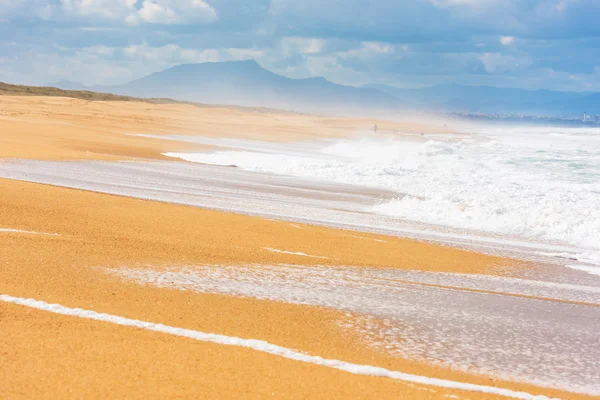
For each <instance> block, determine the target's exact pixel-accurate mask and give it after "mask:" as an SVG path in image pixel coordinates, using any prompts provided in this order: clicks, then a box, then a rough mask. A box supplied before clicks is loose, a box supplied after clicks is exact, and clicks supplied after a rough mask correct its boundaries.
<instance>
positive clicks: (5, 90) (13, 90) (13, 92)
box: [0, 82, 142, 101]
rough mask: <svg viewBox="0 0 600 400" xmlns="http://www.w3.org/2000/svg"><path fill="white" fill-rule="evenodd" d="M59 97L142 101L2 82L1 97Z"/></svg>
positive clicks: (103, 94)
mask: <svg viewBox="0 0 600 400" xmlns="http://www.w3.org/2000/svg"><path fill="white" fill-rule="evenodd" d="M2 95H4V96H58V97H72V98H76V99H83V100H96V101H102V100H104V101H107V100H119V101H142V99H136V98H133V97H130V96H119V95H115V94H111V93H96V92H92V91H89V90H65V89H60V88H56V87H49V86H23V85H11V84H9V83H4V82H0V96H2Z"/></svg>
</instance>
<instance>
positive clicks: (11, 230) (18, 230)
mask: <svg viewBox="0 0 600 400" xmlns="http://www.w3.org/2000/svg"><path fill="white" fill-rule="evenodd" d="M0 233H24V234H28V235H47V236H60V235H59V234H58V233H46V232H34V231H24V230H21V229H12V228H0Z"/></svg>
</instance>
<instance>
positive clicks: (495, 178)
mask: <svg viewBox="0 0 600 400" xmlns="http://www.w3.org/2000/svg"><path fill="white" fill-rule="evenodd" d="M172 139H179V140H191V141H198V140H200V141H202V142H204V143H207V141H206V140H204V139H198V138H187V139H186V138H185V137H178V138H172ZM208 142H210V144H214V145H222V146H226V147H229V149H222V150H219V151H216V152H211V153H195V154H177V153H170V154H168V155H170V156H173V157H180V158H184V159H186V160H188V161H193V162H199V163H206V164H214V165H231V164H234V165H236V166H238V167H240V168H242V169H244V170H248V171H254V172H263V173H273V174H282V175H291V176H298V177H305V178H315V179H319V180H323V181H328V182H336V183H349V184H355V185H360V186H365V187H373V188H379V189H386V190H392V191H397V192H400V193H402V194H403V195H402V196H398V197H397V198H394V199H385V200H382V201H380V202H378V203H377V204H375V205H372V206H370V207H366V208H365V211H369V212H373V213H378V214H383V215H389V216H392V217H397V218H402V219H404V220H407V221H414V222H421V223H428V224H436V225H445V226H448V227H452V228H457V229H469V230H478V231H483V232H488V233H492V234H501V235H510V236H515V237H522V238H528V239H530V240H537V241H542V242H553V243H557V244H562V245H565V246H575V247H578V248H580V250H581V251H580V252H579V253H576V254H570V257H571V258H572V259H574V260H573V261H574V263H573V264H574V267H578V266H579V267H581V266H583V267H587V268H585V269H583V270H586V271H587V272H590V273H595V274H599V275H600V129H594V128H591V129H590V128H536V127H527V128H503V129H494V130H491V129H488V130H487V131H484V132H479V133H478V134H473V135H470V136H460V137H458V138H454V139H448V137H441V136H439V135H437V136H435V135H430V136H423V137H420V136H418V137H417V139H415V138H414V137H412V136H408V137H398V136H389V135H387V136H386V135H383V136H382V135H377V136H375V135H362V136H361V137H357V138H354V139H337V140H324V141H320V142H309V143H293V144H272V143H268V144H266V143H265V144H261V142H252V141H242V140H223V141H219V140H214V139H211V140H209V141H208Z"/></svg>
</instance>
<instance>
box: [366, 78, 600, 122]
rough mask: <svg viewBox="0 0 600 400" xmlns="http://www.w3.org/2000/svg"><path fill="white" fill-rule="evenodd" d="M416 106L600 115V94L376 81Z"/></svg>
mask: <svg viewBox="0 0 600 400" xmlns="http://www.w3.org/2000/svg"><path fill="white" fill-rule="evenodd" d="M365 87H368V88H371V89H377V90H380V91H382V92H385V93H388V94H390V95H392V96H395V97H397V98H398V99H401V100H403V101H404V102H405V103H408V104H410V105H411V106H413V107H417V108H421V107H428V108H429V109H430V110H435V111H441V112H471V113H475V112H481V113H502V114H510V113H512V114H528V115H582V114H583V113H584V112H587V113H589V114H600V94H599V93H593V92H561V91H552V90H525V89H512V88H497V87H493V86H468V85H435V86H429V87H424V88H418V89H402V88H397V87H394V86H387V85H379V84H372V85H366V86H365Z"/></svg>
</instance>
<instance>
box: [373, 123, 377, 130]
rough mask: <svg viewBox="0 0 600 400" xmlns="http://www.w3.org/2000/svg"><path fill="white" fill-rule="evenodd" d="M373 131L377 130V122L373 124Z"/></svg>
mask: <svg viewBox="0 0 600 400" xmlns="http://www.w3.org/2000/svg"><path fill="white" fill-rule="evenodd" d="M373 132H377V124H375V126H373Z"/></svg>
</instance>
